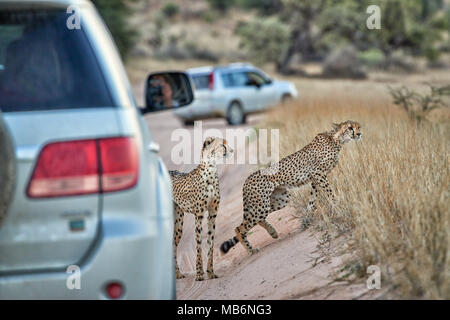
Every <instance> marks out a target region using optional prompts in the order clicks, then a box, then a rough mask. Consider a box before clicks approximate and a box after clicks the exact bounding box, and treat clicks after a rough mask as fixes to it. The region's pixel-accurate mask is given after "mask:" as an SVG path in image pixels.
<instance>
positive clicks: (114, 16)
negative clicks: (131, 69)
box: [92, 0, 140, 59]
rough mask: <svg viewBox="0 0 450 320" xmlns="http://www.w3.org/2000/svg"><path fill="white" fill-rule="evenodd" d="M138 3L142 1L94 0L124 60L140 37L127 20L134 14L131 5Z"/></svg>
mask: <svg viewBox="0 0 450 320" xmlns="http://www.w3.org/2000/svg"><path fill="white" fill-rule="evenodd" d="M138 1H140V0H92V2H93V3H94V4H95V6H96V7H97V9H98V11H99V12H100V14H101V16H102V18H103V19H104V20H105V23H106V25H107V26H108V28H109V30H110V31H111V34H112V36H113V38H114V41H115V42H116V45H117V48H118V49H119V52H120V54H121V55H122V58H123V59H126V58H127V55H128V53H129V51H130V49H132V48H133V46H134V45H135V44H136V41H137V39H138V36H139V34H138V32H137V31H136V30H134V29H133V28H131V27H130V25H129V23H128V20H127V19H128V17H129V16H130V14H131V13H132V12H133V10H132V9H131V8H130V3H131V2H138Z"/></svg>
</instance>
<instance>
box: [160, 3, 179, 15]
mask: <svg viewBox="0 0 450 320" xmlns="http://www.w3.org/2000/svg"><path fill="white" fill-rule="evenodd" d="M161 11H162V13H163V14H164V15H165V16H166V17H167V18H173V17H175V16H176V15H177V14H178V13H179V12H180V7H179V6H178V5H177V4H176V3H173V2H167V3H166V4H164V6H163V7H162V9H161Z"/></svg>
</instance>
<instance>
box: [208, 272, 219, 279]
mask: <svg viewBox="0 0 450 320" xmlns="http://www.w3.org/2000/svg"><path fill="white" fill-rule="evenodd" d="M217 278H218V276H217V275H216V274H215V273H214V272H209V273H208V279H217Z"/></svg>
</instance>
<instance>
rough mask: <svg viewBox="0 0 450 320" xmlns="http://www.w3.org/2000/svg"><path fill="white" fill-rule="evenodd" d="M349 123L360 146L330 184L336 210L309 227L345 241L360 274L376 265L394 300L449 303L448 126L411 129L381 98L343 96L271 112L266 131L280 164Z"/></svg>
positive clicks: (301, 197)
mask: <svg viewBox="0 0 450 320" xmlns="http://www.w3.org/2000/svg"><path fill="white" fill-rule="evenodd" d="M369 94H370V92H369ZM348 119H350V120H356V121H358V122H359V123H360V124H361V126H362V132H363V137H362V140H361V141H355V142H350V143H348V144H346V145H345V146H344V148H343V150H342V151H341V156H340V160H339V164H338V166H337V167H336V168H335V169H334V170H333V171H332V173H331V174H330V176H329V178H330V182H331V184H332V186H333V189H334V191H335V194H336V197H337V200H338V206H337V209H334V210H333V211H331V210H329V208H330V207H329V206H328V207H327V206H325V209H324V207H323V206H321V208H319V210H318V211H319V213H316V214H315V216H314V219H315V220H316V221H321V222H322V224H323V223H325V225H327V228H330V230H331V229H332V230H333V231H336V232H337V234H340V235H344V237H345V238H346V239H347V240H346V241H348V246H346V247H347V248H348V250H349V251H350V253H351V254H352V256H353V258H356V259H357V261H358V264H359V265H360V266H361V270H364V271H365V270H366V267H367V266H369V265H378V266H379V267H380V268H381V270H382V286H383V285H389V286H391V288H394V290H393V292H396V293H397V294H399V296H400V297H402V298H429V299H449V298H450V244H449V232H450V213H449V211H450V209H449V207H450V203H449V179H450V178H449V177H450V174H449V173H450V172H449V171H450V169H449V154H450V153H449V151H450V142H449V141H450V140H449V137H450V124H449V123H448V122H443V123H442V122H441V123H439V124H438V123H428V124H427V123H425V124H423V125H420V126H417V124H416V123H414V122H412V121H411V120H410V119H409V118H408V116H407V115H406V113H404V111H403V110H401V109H400V108H398V107H397V106H394V105H392V103H391V101H390V98H389V97H388V96H386V95H384V96H383V95H378V94H373V95H372V96H370V97H368V96H367V95H362V94H356V95H350V94H348V93H342V92H330V93H329V94H326V95H325V96H322V97H317V96H310V97H308V96H307V97H304V98H303V99H300V100H298V101H297V102H294V103H292V104H291V105H287V106H283V107H279V108H276V109H273V111H271V112H270V113H269V116H268V117H267V120H266V123H265V124H266V126H268V127H276V128H279V129H280V144H281V145H280V149H281V153H282V156H285V155H288V154H290V153H293V152H295V151H297V150H299V149H301V148H302V147H303V146H305V145H306V144H307V143H309V142H310V141H311V140H312V139H313V138H314V136H315V135H316V134H317V133H319V132H323V131H327V130H329V129H331V124H332V123H333V122H340V121H344V120H348ZM308 195H309V192H307V191H305V190H302V191H301V192H299V193H298V195H297V197H298V198H297V199H294V201H295V200H297V201H299V202H300V203H303V204H305V203H306V201H307V198H308ZM301 214H303V215H305V214H306V213H305V212H303V213H301ZM308 219H309V217H308ZM335 234H336V233H335Z"/></svg>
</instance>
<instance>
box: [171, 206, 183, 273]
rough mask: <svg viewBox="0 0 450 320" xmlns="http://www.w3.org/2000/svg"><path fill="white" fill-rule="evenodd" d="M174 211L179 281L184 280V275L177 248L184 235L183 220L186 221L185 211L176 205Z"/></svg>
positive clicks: (176, 270)
mask: <svg viewBox="0 0 450 320" xmlns="http://www.w3.org/2000/svg"><path fill="white" fill-rule="evenodd" d="M174 209H175V210H174V211H175V217H174V218H175V222H174V230H173V238H174V239H173V240H174V241H173V242H174V246H173V254H174V257H175V275H176V278H177V279H181V278H184V275H183V274H182V273H181V272H180V269H179V267H178V262H177V248H178V243H180V239H181V236H182V235H183V220H184V212H183V210H182V209H181V208H180V207H179V206H178V205H177V204H176V203H174Z"/></svg>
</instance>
